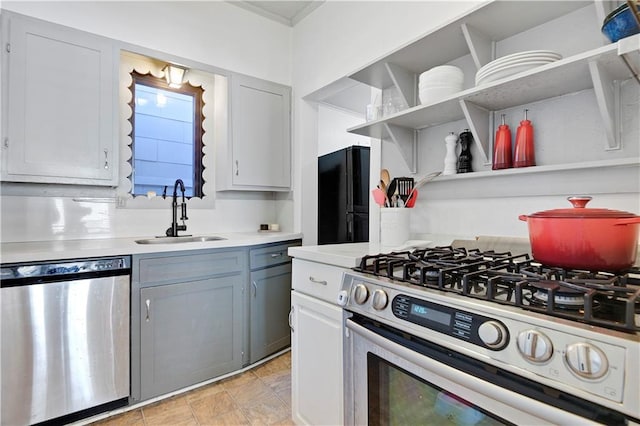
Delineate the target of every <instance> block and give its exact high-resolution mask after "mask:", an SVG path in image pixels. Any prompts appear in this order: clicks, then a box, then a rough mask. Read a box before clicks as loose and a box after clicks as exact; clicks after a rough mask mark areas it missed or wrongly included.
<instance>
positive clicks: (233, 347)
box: [131, 250, 248, 402]
mask: <svg viewBox="0 0 640 426" xmlns="http://www.w3.org/2000/svg"><path fill="white" fill-rule="evenodd" d="M247 265H248V260H247V251H246V250H233V251H224V250H201V251H193V252H175V253H171V254H166V253H163V254H154V255H141V256H134V262H133V270H132V291H133V294H132V377H131V378H132V386H131V391H132V400H133V402H136V401H138V400H146V399H149V398H152V397H155V396H158V395H163V394H166V393H168V392H171V391H175V390H178V389H181V388H184V387H186V386H190V385H193V384H196V383H200V382H203V381H206V380H209V379H212V378H215V377H218V376H221V375H223V374H226V373H229V372H232V371H236V370H239V369H241V368H242V366H243V364H245V362H243V356H244V352H245V350H244V348H245V347H246V346H247V343H246V336H247V335H248V332H247V330H246V326H247V322H246V321H245V319H244V318H245V317H246V315H247V312H246V296H245V294H244V290H245V286H246V283H247V279H248V276H247V275H248V274H247V270H248V268H247Z"/></svg>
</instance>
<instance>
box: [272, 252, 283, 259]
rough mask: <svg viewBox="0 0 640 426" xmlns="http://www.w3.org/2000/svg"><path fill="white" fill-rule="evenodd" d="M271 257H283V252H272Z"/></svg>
mask: <svg viewBox="0 0 640 426" xmlns="http://www.w3.org/2000/svg"><path fill="white" fill-rule="evenodd" d="M271 257H272V258H274V259H275V258H276V257H282V252H280V253H272V254H271Z"/></svg>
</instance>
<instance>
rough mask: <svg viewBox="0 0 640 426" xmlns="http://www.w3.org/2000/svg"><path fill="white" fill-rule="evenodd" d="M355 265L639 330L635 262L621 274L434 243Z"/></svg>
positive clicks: (639, 273) (639, 280)
mask: <svg viewBox="0 0 640 426" xmlns="http://www.w3.org/2000/svg"><path fill="white" fill-rule="evenodd" d="M354 270H355V271H358V272H362V273H365V274H371V275H374V276H377V277H385V278H389V279H391V280H392V281H398V282H402V283H406V284H410V285H415V286H417V287H419V288H425V289H435V290H441V291H445V292H449V293H455V294H459V295H462V296H467V297H471V298H475V299H479V300H484V301H489V302H494V303H498V304H502V305H509V306H514V307H518V308H521V309H524V310H529V311H534V312H539V313H543V314H545V315H550V316H554V317H559V318H564V319H569V320H574V321H578V322H582V323H585V324H591V325H597V326H601V327H605V328H608V329H616V330H623V331H629V332H639V331H640V268H632V269H630V270H628V271H625V272H624V273H623V274H620V275H616V274H612V273H608V272H592V271H581V270H567V269H562V268H557V267H549V266H545V265H542V264H540V263H538V262H536V261H534V260H533V259H531V258H530V256H529V255H528V254H516V255H513V254H511V252H496V251H493V250H487V251H481V250H479V249H469V250H467V249H465V248H462V247H459V248H454V247H435V248H425V249H416V250H413V251H403V252H392V253H386V254H378V255H371V256H365V257H363V258H362V261H361V262H360V265H359V266H358V267H356V268H355V269H354Z"/></svg>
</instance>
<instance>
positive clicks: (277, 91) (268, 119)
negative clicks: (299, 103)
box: [231, 75, 291, 190]
mask: <svg viewBox="0 0 640 426" xmlns="http://www.w3.org/2000/svg"><path fill="white" fill-rule="evenodd" d="M231 82H232V86H231V123H232V125H231V130H232V136H231V140H232V144H233V148H232V150H231V162H232V164H231V166H232V167H231V172H232V176H231V180H232V184H233V187H234V188H235V189H242V188H243V187H245V188H247V189H250V188H256V187H262V188H264V189H269V190H286V189H288V188H290V186H291V130H290V126H291V125H290V121H291V89H290V88H289V87H285V86H281V85H278V84H275V83H271V82H268V81H264V80H258V79H255V78H250V77H246V76H240V75H233V76H232V77H231Z"/></svg>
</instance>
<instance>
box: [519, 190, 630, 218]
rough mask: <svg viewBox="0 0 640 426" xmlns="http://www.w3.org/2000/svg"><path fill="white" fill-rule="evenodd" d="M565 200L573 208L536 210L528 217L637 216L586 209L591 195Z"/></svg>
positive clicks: (622, 212) (621, 212) (620, 211)
mask: <svg viewBox="0 0 640 426" xmlns="http://www.w3.org/2000/svg"><path fill="white" fill-rule="evenodd" d="M567 200H569V202H570V203H571V204H572V205H573V208H567V209H553V210H545V211H542V212H537V213H533V214H531V215H529V217H548V218H552V217H555V218H578V219H623V218H631V217H638V216H636V215H635V214H633V213H629V212H625V211H622V210H609V209H588V208H586V207H585V206H586V205H587V203H588V202H589V201H591V197H588V196H576V197H568V198H567Z"/></svg>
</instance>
